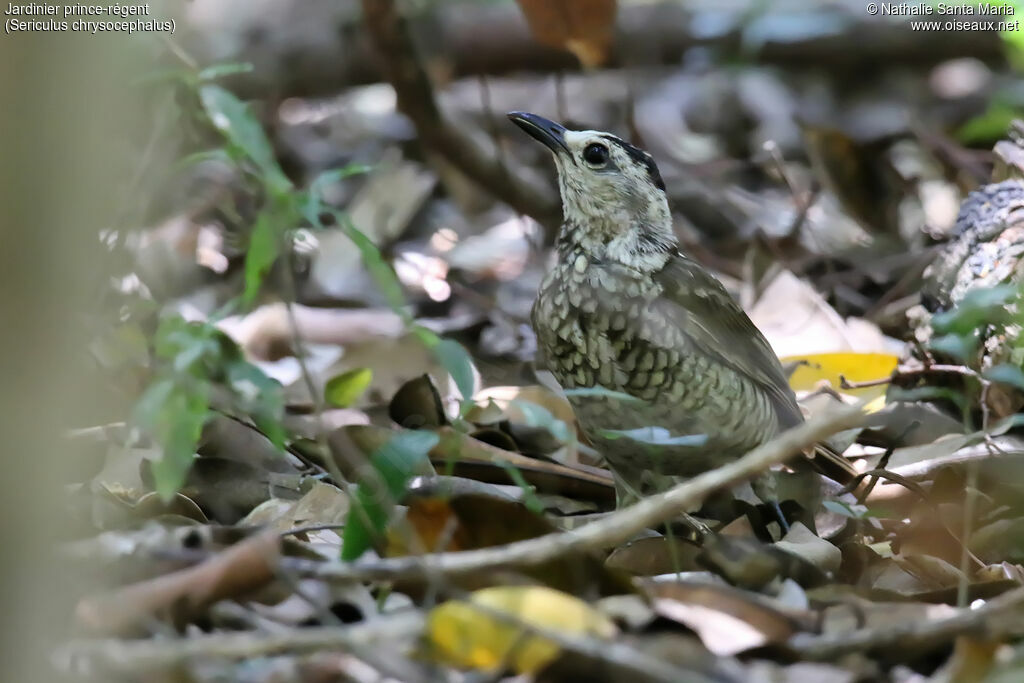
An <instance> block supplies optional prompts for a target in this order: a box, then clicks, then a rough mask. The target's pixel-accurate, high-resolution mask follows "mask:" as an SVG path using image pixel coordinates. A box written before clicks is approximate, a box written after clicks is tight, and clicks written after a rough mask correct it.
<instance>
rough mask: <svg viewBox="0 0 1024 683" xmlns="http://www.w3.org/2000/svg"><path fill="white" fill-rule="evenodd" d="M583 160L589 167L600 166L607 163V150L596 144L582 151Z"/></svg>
mask: <svg viewBox="0 0 1024 683" xmlns="http://www.w3.org/2000/svg"><path fill="white" fill-rule="evenodd" d="M583 160H584V161H586V162H587V163H588V164H590V165H591V166H601V165H603V164H604V163H606V162H607V161H608V148H607V147H605V146H604V145H599V144H597V143H596V142H595V143H593V144H590V145H587V147H586V149H584V150H583Z"/></svg>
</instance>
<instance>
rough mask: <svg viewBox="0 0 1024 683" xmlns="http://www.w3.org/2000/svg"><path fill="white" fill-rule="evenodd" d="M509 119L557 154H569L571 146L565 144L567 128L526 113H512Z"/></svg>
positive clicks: (509, 114)
mask: <svg viewBox="0 0 1024 683" xmlns="http://www.w3.org/2000/svg"><path fill="white" fill-rule="evenodd" d="M508 118H509V119H510V120H511V121H512V123H514V124H516V125H517V126H519V127H520V128H522V129H523V130H525V131H526V133H527V134H528V135H529V136H530V137H531V138H533V139H534V140H537V141H538V142H542V143H544V144H545V145H546V146H547V148H548V149H550V150H551V151H552V152H554V153H555V154H558V153H559V151H562V152H565V153H566V154H568V153H569V146H568V145H567V144H565V126H560V125H559V124H557V123H555V122H554V121H548V120H547V119H546V118H544V117H542V116H537V115H536V114H530V113H528V112H525V111H511V112H509V113H508Z"/></svg>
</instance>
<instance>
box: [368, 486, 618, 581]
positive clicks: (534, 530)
mask: <svg viewBox="0 0 1024 683" xmlns="http://www.w3.org/2000/svg"><path fill="white" fill-rule="evenodd" d="M463 483H465V484H469V483H470V482H466V481H464V480H463ZM462 491H470V492H462ZM402 502H403V504H404V505H406V507H407V510H406V515H405V517H404V519H402V520H399V521H397V522H396V523H394V524H392V525H391V527H389V529H388V532H387V538H388V547H387V552H386V554H387V555H392V556H394V555H409V554H415V553H417V552H424V551H428V552H437V551H459V550H476V549H479V548H489V547H494V546H499V545H504V544H506V543H514V542H516V541H523V540H526V539H530V538H536V537H538V536H544V535H546V534H549V533H553V532H554V531H555V527H554V525H553V524H552V523H551V522H550V521H548V520H547V519H546V518H545V517H543V516H541V515H539V514H537V513H535V512H532V511H530V510H529V509H528V508H527V507H526V506H525V505H524V504H523V503H521V502H519V501H516V500H512V499H511V498H509V497H507V496H505V495H504V494H502V493H501V492H500V490H498V489H497V488H496V487H493V486H488V485H484V484H479V483H478V482H477V483H475V485H472V486H464V485H461V484H460V480H459V479H458V478H449V477H431V478H430V480H429V481H428V482H427V483H426V484H425V485H424V486H423V487H422V488H420V489H419V490H414V491H413V492H412V493H411V494H410V495H409V496H407V497H406V499H404V500H403V501H402ZM524 576H525V577H529V578H530V579H532V580H533V581H540V582H542V583H544V584H546V585H548V586H551V587H554V588H557V589H559V590H563V591H566V592H569V593H574V594H581V595H582V594H591V595H592V594H594V593H602V594H617V593H624V592H628V591H629V590H630V585H629V583H628V581H626V580H625V579H623V578H622V577H620V576H619V575H618V574H617V573H616V572H614V571H612V570H610V569H606V568H605V567H604V565H603V563H602V562H601V561H600V560H598V559H597V558H595V557H592V556H590V555H577V556H572V557H566V558H564V559H558V560H554V561H551V562H546V563H544V564H541V565H539V566H537V567H532V568H529V569H524V570H522V571H509V572H494V571H491V572H488V573H487V574H486V575H481V576H478V577H466V578H465V581H462V583H461V585H463V586H469V587H473V588H479V587H482V586H488V585H493V584H495V583H499V582H502V580H503V578H504V580H505V581H506V582H507V580H508V579H509V578H510V577H513V578H518V579H522V578H523V577H524ZM460 581H461V579H460Z"/></svg>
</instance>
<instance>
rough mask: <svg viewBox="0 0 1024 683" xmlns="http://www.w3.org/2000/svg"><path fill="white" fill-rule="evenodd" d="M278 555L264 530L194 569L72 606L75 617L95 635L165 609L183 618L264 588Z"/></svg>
mask: <svg viewBox="0 0 1024 683" xmlns="http://www.w3.org/2000/svg"><path fill="white" fill-rule="evenodd" d="M280 552H281V537H280V536H279V535H278V533H277V531H275V530H273V529H267V530H264V531H262V532H260V533H258V534H256V535H254V536H250V537H249V538H247V539H245V540H244V541H241V542H239V543H236V544H235V545H233V546H231V547H230V548H228V549H227V550H225V551H224V552H222V553H218V554H216V555H214V556H213V557H211V558H209V559H208V560H206V561H205V562H202V563H201V564H198V565H196V566H194V567H189V568H188V569H182V570H181V571H176V572H172V573H170V574H165V575H163V576H158V577H156V578H154V579H149V580H147V581H140V582H138V583H134V584H131V585H128V586H124V587H123V588H120V589H117V590H115V591H112V592H110V593H107V594H105V595H99V596H94V597H89V598H84V599H83V600H82V601H80V602H79V603H78V606H77V607H76V608H75V618H76V619H77V621H78V622H79V624H81V625H82V626H83V627H85V628H86V629H88V630H90V631H94V632H98V633H121V632H124V631H127V630H129V629H131V628H133V627H135V626H136V625H137V624H139V623H140V622H142V621H143V620H144V619H146V618H148V617H151V616H153V615H154V614H156V613H157V612H160V611H163V610H167V609H173V610H174V611H175V614H176V615H177V616H178V617H179V618H181V619H188V618H190V617H191V616H192V615H194V614H196V612H198V611H199V610H200V609H202V608H203V607H205V606H207V605H210V604H212V603H214V602H216V601H217V600H221V599H224V598H227V597H231V596H235V595H241V594H244V593H248V592H250V591H253V590H255V589H257V588H260V587H261V586H263V585H265V584H266V583H267V582H269V581H270V580H271V579H273V578H274V572H275V566H276V564H277V559H278V556H279V555H280Z"/></svg>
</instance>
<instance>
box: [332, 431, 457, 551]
mask: <svg viewBox="0 0 1024 683" xmlns="http://www.w3.org/2000/svg"><path fill="white" fill-rule="evenodd" d="M439 440H440V437H439V436H438V435H437V434H436V433H434V432H427V431H414V430H405V431H401V432H398V433H397V434H395V435H394V436H393V437H392V438H391V439H390V440H389V441H388V442H387V443H386V444H384V445H383V446H381V447H380V448H379V449H377V451H375V452H374V453H373V455H371V456H370V465H371V467H372V471H373V473H374V474H375V475H376V476H368V477H365V478H364V479H363V480H362V481H360V482H359V488H358V490H357V491H356V495H355V500H354V501H353V504H352V509H351V510H350V511H349V514H348V520H347V522H346V523H345V531H344V535H343V538H342V546H341V559H342V560H345V561H351V560H355V559H356V558H358V557H359V556H360V555H362V554H363V553H364V552H365V551H366V550H367V549H368V548H370V547H371V546H372V545H373V543H374V541H375V540H376V539H378V538H380V536H381V534H382V533H383V531H384V528H385V526H386V525H387V522H388V518H389V517H390V515H391V511H392V510H393V509H394V506H395V502H396V501H397V500H399V499H401V497H402V494H404V493H405V487H406V485H408V483H409V480H410V479H412V478H413V477H414V476H416V475H418V474H424V473H432V472H433V467H432V466H431V464H430V460H429V459H428V457H427V454H428V453H429V452H430V449H432V448H433V447H434V446H436V445H437V442H438V441H439ZM367 523H368V524H369V526H367Z"/></svg>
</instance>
